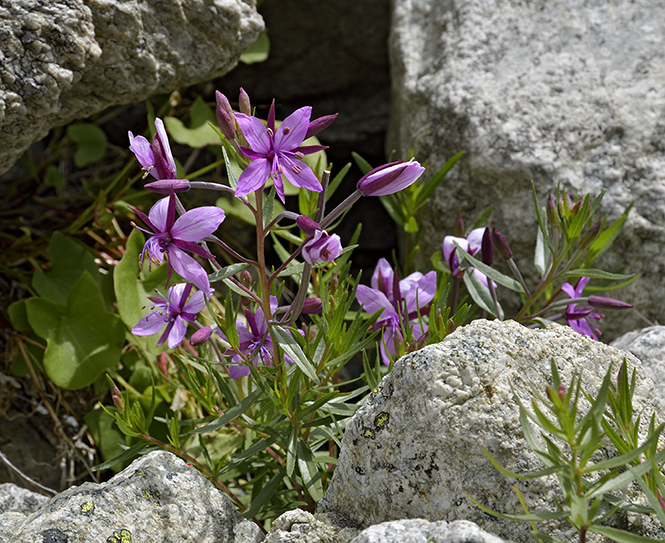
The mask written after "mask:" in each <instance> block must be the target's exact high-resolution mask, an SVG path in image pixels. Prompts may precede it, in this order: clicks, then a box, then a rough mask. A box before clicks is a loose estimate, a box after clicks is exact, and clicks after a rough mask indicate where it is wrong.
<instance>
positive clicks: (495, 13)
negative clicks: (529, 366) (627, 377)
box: [388, 0, 665, 337]
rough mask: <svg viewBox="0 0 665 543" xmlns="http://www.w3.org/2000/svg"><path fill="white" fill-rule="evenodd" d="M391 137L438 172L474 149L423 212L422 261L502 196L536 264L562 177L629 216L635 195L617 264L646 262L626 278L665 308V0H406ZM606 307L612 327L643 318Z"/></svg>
mask: <svg viewBox="0 0 665 543" xmlns="http://www.w3.org/2000/svg"><path fill="white" fill-rule="evenodd" d="M392 25H393V26H392V34H391V39H390V41H389V45H390V53H391V63H392V77H393V86H392V88H393V95H392V111H391V125H390V129H389V141H388V149H390V148H393V147H394V148H397V149H398V150H399V154H400V156H402V157H406V156H408V154H409V150H410V149H411V148H413V149H414V151H415V155H416V157H418V158H419V159H421V160H423V161H426V162H427V163H428V165H429V167H430V169H429V172H430V173H429V175H431V174H432V173H434V172H435V171H436V170H437V169H438V168H440V167H441V166H442V165H443V163H444V162H445V160H446V159H448V158H450V157H451V156H452V155H453V154H455V153H457V152H459V151H462V150H463V151H466V152H467V155H466V157H465V158H464V159H463V160H462V161H461V162H460V163H458V165H457V166H456V167H455V168H454V169H453V171H451V173H450V174H449V175H448V177H447V179H446V181H445V182H444V183H443V185H442V186H441V187H439V189H438V190H437V191H436V192H435V194H434V196H433V197H432V198H431V200H430V202H429V204H428V205H427V206H426V208H425V209H424V210H423V213H422V214H421V220H422V224H423V227H424V231H423V235H422V238H421V239H422V250H421V253H420V254H421V255H422V259H423V260H422V263H426V262H428V259H429V255H430V254H431V253H432V252H433V251H436V250H440V249H441V242H442V239H443V236H444V235H445V234H451V233H452V231H453V222H454V220H455V214H456V211H457V210H458V209H461V210H462V212H463V214H464V217H465V218H466V219H467V221H471V220H473V219H475V218H476V217H477V216H478V214H479V213H480V212H481V211H482V210H483V209H485V208H486V207H487V206H489V205H490V204H493V205H494V213H493V219H492V221H493V223H494V224H496V225H497V227H499V229H501V230H502V231H503V232H504V234H506V236H507V237H508V241H509V242H510V243H511V247H512V248H513V251H514V252H515V254H516V255H517V259H518V263H519V265H520V268H523V271H525V270H529V269H531V270H533V266H532V264H531V262H532V255H533V247H534V245H535V238H536V219H535V214H534V211H533V205H532V193H531V184H530V181H531V180H533V181H534V183H535V185H536V188H537V192H538V194H539V197H540V198H541V202H542V203H543V205H544V197H545V195H546V193H547V192H548V191H551V190H553V189H555V188H556V186H557V184H558V183H559V182H561V183H562V185H563V186H564V187H565V188H566V189H567V190H568V191H569V192H571V193H572V194H573V195H577V194H581V193H586V192H590V193H592V194H599V193H600V192H601V191H602V190H603V189H606V190H607V194H606V195H605V198H604V200H603V206H602V207H601V211H602V212H603V213H608V214H609V216H610V219H616V218H618V217H619V215H620V214H621V213H622V212H623V210H624V209H625V207H626V206H627V205H628V204H629V203H630V202H631V201H635V207H634V208H633V210H632V211H631V213H630V215H629V218H628V221H627V223H626V226H625V229H624V233H623V234H622V235H621V237H620V238H619V240H618V241H617V244H616V246H615V248H614V249H613V250H612V251H611V252H610V253H608V255H607V256H606V258H605V259H604V263H603V266H604V268H605V269H608V270H612V271H618V270H620V269H622V268H625V270H626V271H627V272H633V273H642V274H643V275H642V277H641V278H640V280H639V281H636V282H634V283H633V284H631V285H629V286H627V287H626V288H625V289H624V290H622V291H621V298H622V299H625V300H626V301H630V302H631V303H633V304H634V305H635V306H636V308H637V309H638V310H639V311H640V312H641V313H642V314H644V315H646V316H647V318H649V319H651V320H655V321H664V320H665V305H664V304H663V300H664V299H665V282H663V280H662V277H663V276H664V275H665V254H664V253H663V251H662V247H663V245H665V191H664V190H663V184H662V180H663V178H665V161H663V159H662V153H663V150H665V86H664V85H663V84H662V82H663V80H664V79H665V57H664V56H663V54H662V51H663V49H665V4H662V3H657V4H654V3H653V2H650V1H648V0H636V1H631V2H628V1H621V2H599V1H596V2H582V1H579V0H548V1H539V2H522V1H521V0H490V1H487V2H477V1H474V0H447V1H446V2H441V1H438V0H393V12H392ZM637 319H638V317H637V315H635V314H630V313H621V314H620V316H616V317H609V316H608V319H607V326H606V328H605V329H606V330H607V334H606V335H607V337H616V336H618V335H619V334H621V333H623V332H624V331H625V330H627V329H631V328H638V327H639V326H640V325H641V322H640V321H638V320H637Z"/></svg>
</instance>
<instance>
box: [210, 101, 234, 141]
mask: <svg viewBox="0 0 665 543" xmlns="http://www.w3.org/2000/svg"><path fill="white" fill-rule="evenodd" d="M215 96H216V98H217V108H216V109H215V116H216V117H217V124H218V125H219V129H220V130H221V131H222V134H224V136H225V137H226V139H228V140H234V139H235V138H236V122H235V117H234V116H233V109H232V108H231V104H230V103H229V101H228V99H227V98H226V96H224V95H223V94H222V93H221V92H219V91H215Z"/></svg>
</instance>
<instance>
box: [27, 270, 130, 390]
mask: <svg viewBox="0 0 665 543" xmlns="http://www.w3.org/2000/svg"><path fill="white" fill-rule="evenodd" d="M26 307H27V312H28V321H29V322H30V326H31V327H32V329H33V330H34V331H35V333H36V334H37V335H39V336H40V337H42V338H44V339H46V344H47V346H46V352H45V353H44V370H45V371H46V374H47V375H48V376H49V378H50V379H51V380H52V381H53V382H54V383H55V384H56V385H58V386H61V387H63V388H67V389H72V390H75V389H78V388H83V387H85V386H88V385H89V384H91V383H93V382H94V381H95V380H96V379H97V378H98V377H99V376H100V375H101V374H102V373H103V372H104V371H105V370H106V369H107V368H109V367H111V366H113V365H114V364H117V363H118V362H119V360H120V355H121V353H122V350H121V349H120V347H119V346H120V345H121V344H122V342H123V341H124V338H125V327H124V326H123V325H122V321H121V320H120V318H119V317H118V316H117V315H113V314H111V313H107V312H106V309H105V304H104V299H103V298H102V294H101V291H100V289H99V286H98V285H97V283H95V281H94V280H93V279H92V278H91V277H90V274H88V273H84V274H83V275H82V276H81V278H80V279H79V280H78V282H77V283H76V284H75V285H74V286H73V287H72V290H71V291H70V293H69V296H68V298H67V303H66V304H58V303H55V302H52V301H50V300H47V299H45V298H30V299H28V300H27V301H26Z"/></svg>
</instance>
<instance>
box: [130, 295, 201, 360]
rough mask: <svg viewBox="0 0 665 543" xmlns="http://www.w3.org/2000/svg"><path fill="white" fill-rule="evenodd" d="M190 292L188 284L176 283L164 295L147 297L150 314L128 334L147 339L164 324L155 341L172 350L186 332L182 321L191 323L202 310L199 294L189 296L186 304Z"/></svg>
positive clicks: (184, 323)
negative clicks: (159, 335) (160, 334)
mask: <svg viewBox="0 0 665 543" xmlns="http://www.w3.org/2000/svg"><path fill="white" fill-rule="evenodd" d="M191 291H192V285H191V284H190V283H178V284H177V285H173V286H171V287H170V288H169V290H168V291H167V293H166V296H164V295H163V294H161V293H158V294H159V297H158V296H148V299H149V300H150V301H152V302H153V303H154V304H155V305H154V306H153V307H152V309H154V311H151V312H150V313H148V315H146V316H145V317H143V318H142V319H141V320H140V321H139V323H138V324H137V325H136V326H134V328H132V333H133V334H135V335H137V336H151V335H153V334H156V333H157V332H159V331H160V330H161V329H162V328H163V327H164V325H166V329H165V330H164V333H163V334H162V337H161V338H159V341H158V342H157V345H158V346H159V345H162V344H163V343H164V342H165V341H166V340H167V339H168V346H169V349H174V348H175V347H177V346H178V345H180V342H181V341H182V340H183V338H184V337H185V332H187V323H186V322H185V321H189V322H194V321H195V320H196V314H197V313H198V312H199V311H201V310H202V309H203V308H204V307H205V298H204V295H203V292H201V291H198V292H195V293H194V294H192V297H191V298H190V299H189V303H187V298H188V297H189V293H190V292H191ZM155 308H156V309H155Z"/></svg>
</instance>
